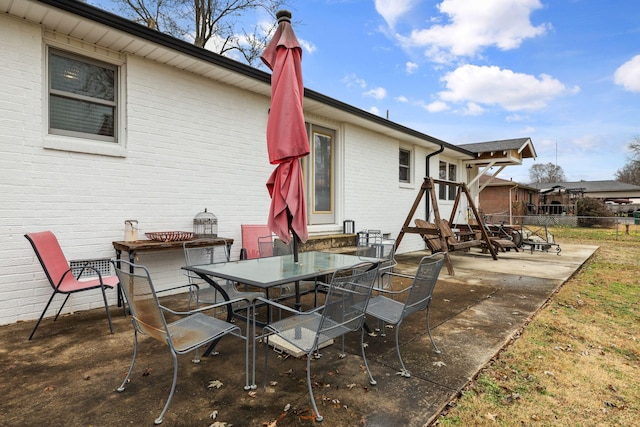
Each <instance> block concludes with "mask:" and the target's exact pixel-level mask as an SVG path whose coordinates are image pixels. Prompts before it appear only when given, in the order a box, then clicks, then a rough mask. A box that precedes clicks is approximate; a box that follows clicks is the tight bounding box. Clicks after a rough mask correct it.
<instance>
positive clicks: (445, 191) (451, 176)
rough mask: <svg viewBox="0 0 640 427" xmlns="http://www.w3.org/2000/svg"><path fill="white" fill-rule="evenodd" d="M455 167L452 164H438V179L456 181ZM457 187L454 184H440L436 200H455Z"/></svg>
mask: <svg viewBox="0 0 640 427" xmlns="http://www.w3.org/2000/svg"><path fill="white" fill-rule="evenodd" d="M456 172H457V167H456V165H455V164H453V163H447V162H442V161H441V162H440V168H439V175H438V178H439V179H441V180H443V181H452V182H456V181H457V178H456V177H457V173H456ZM456 190H457V187H456V185H455V184H440V185H439V188H438V198H439V199H440V200H455V198H456Z"/></svg>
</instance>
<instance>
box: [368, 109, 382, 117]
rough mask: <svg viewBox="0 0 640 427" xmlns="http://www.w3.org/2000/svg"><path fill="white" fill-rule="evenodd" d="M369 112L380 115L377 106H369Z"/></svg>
mask: <svg viewBox="0 0 640 427" xmlns="http://www.w3.org/2000/svg"><path fill="white" fill-rule="evenodd" d="M369 112H370V113H371V114H375V115H376V116H379V115H380V109H379V108H378V107H371V108H369Z"/></svg>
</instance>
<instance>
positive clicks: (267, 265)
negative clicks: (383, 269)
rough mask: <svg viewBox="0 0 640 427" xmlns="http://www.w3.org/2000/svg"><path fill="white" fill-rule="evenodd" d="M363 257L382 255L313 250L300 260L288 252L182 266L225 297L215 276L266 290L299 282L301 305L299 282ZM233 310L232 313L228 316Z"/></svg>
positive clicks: (374, 260) (304, 253)
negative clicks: (270, 255) (285, 253)
mask: <svg viewBox="0 0 640 427" xmlns="http://www.w3.org/2000/svg"><path fill="white" fill-rule="evenodd" d="M363 261H373V262H377V261H379V259H377V258H363V257H359V256H355V255H345V254H337V253H331V252H320V251H311V252H301V253H299V254H298V262H294V260H293V255H291V254H289V255H280V256H274V257H268V258H255V259H247V260H239V261H229V262H225V263H216V264H202V265H191V266H187V267H183V269H185V270H189V271H193V272H194V273H196V274H197V275H198V276H200V277H201V278H202V279H203V280H205V281H206V282H207V283H209V284H210V285H211V286H214V287H215V288H216V289H218V291H219V292H220V293H221V294H222V296H223V297H224V298H225V299H228V296H227V295H226V293H225V292H224V291H223V290H222V289H221V288H220V287H218V285H217V284H216V282H215V280H214V279H213V278H220V279H226V280H231V281H234V282H237V283H242V284H245V285H250V286H255V287H257V288H260V289H264V290H268V289H269V288H272V287H274V286H278V285H284V284H287V283H296V294H295V298H296V307H299V304H300V288H299V286H298V283H299V282H300V281H301V280H308V279H315V278H317V277H319V276H324V275H327V274H332V273H333V272H335V271H336V270H339V269H341V268H345V267H350V266H352V265H355V264H358V263H360V262H363ZM231 314H232V313H229V319H230V318H231V317H230V316H231Z"/></svg>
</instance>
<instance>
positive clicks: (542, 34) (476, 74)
mask: <svg viewBox="0 0 640 427" xmlns="http://www.w3.org/2000/svg"><path fill="white" fill-rule="evenodd" d="M92 3H95V2H92ZM286 7H287V8H288V9H289V10H291V11H292V13H293V20H294V21H295V22H294V29H295V31H296V34H297V36H298V38H299V40H300V41H301V43H302V45H303V49H304V53H303V62H302V67H303V73H304V84H305V86H306V87H307V88H309V89H313V90H315V91H318V92H320V93H323V94H325V95H328V96H330V97H333V98H336V99H338V100H340V101H343V102H346V103H348V104H351V105H353V106H355V107H358V108H361V109H363V110H366V111H369V112H372V113H374V114H379V115H380V116H383V117H385V116H387V112H388V117H389V119H390V120H392V121H394V122H397V123H400V124H402V125H405V126H408V127H410V128H413V129H416V130H418V131H420V132H423V133H426V134H429V135H431V136H434V137H436V138H439V139H442V140H444V141H447V142H449V143H451V144H465V143H473V142H483V141H491V140H496V139H509V138H519V137H530V138H531V139H532V141H533V144H534V146H535V149H536V151H537V154H538V157H537V159H536V160H535V161H533V160H525V162H524V164H523V165H522V166H511V167H508V168H506V169H505V170H504V171H503V172H502V173H501V174H500V175H499V176H500V177H501V178H505V179H510V178H513V179H514V180H515V181H519V182H524V183H526V182H528V181H529V168H530V167H531V165H533V164H534V162H535V163H554V164H555V163H557V164H558V165H559V166H561V167H562V169H563V170H564V172H565V175H566V177H567V179H568V180H569V181H578V180H607V179H614V174H615V172H616V171H617V170H618V169H620V168H621V167H622V166H623V165H624V164H625V163H626V162H627V161H628V156H629V153H627V152H626V146H627V143H628V142H629V141H632V140H633V139H634V138H635V137H640V3H638V0H618V1H611V0H553V1H552V0H482V1H472V0H442V1H428V0H423V1H419V0H299V1H288V2H287V5H286Z"/></svg>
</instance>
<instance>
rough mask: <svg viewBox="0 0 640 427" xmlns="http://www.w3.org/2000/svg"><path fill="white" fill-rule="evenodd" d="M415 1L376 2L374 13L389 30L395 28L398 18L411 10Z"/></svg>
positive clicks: (389, 0)
mask: <svg viewBox="0 0 640 427" xmlns="http://www.w3.org/2000/svg"><path fill="white" fill-rule="evenodd" d="M416 2H417V1H416V0H376V1H375V4H376V11H377V12H378V13H379V14H380V15H381V16H382V18H384V20H385V21H386V22H387V25H388V26H389V27H390V28H393V27H395V25H396V21H397V20H398V18H399V17H401V16H402V15H404V14H405V13H407V12H408V11H410V10H411V8H413V6H414V4H415V3H416Z"/></svg>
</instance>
